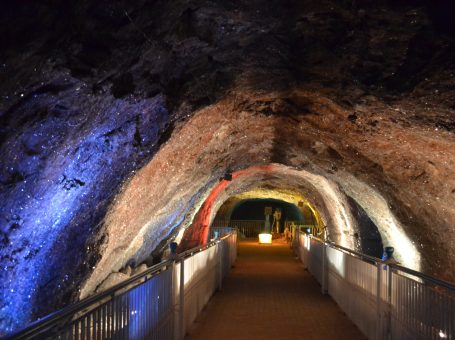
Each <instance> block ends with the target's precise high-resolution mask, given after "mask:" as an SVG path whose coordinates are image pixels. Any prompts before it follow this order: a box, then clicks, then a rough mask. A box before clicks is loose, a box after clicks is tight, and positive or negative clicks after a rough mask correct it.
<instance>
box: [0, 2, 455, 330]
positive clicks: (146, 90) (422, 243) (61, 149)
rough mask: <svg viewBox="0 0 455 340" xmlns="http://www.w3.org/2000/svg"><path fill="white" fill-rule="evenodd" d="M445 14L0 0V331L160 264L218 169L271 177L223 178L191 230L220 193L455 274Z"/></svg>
mask: <svg viewBox="0 0 455 340" xmlns="http://www.w3.org/2000/svg"><path fill="white" fill-rule="evenodd" d="M448 6H449V7H448ZM450 6H452V7H450ZM450 8H453V5H451V4H448V3H446V2H445V1H442V0H439V1H432V2H431V3H428V4H427V3H426V2H424V1H411V0H406V1H404V0H403V1H369V0H363V1H334V0H331V1H330V0H324V1H305V2H302V1H297V0H295V1H294V0H287V1H278V0H273V1H270V0H267V1H265V0H254V1H240V0H238V1H230V2H224V1H202V0H176V1H164V0H162V1H161V0H159V1H145V0H139V1H134V2H128V1H109V3H105V2H91V1H65V2H60V1H53V0H52V1H46V2H34V3H29V2H27V3H25V2H21V1H14V2H10V3H8V4H3V5H2V10H1V11H0V36H1V37H2V40H1V49H0V77H1V81H0V98H1V100H0V201H1V205H0V244H1V247H0V265H1V266H0V269H1V270H0V281H1V283H2V284H1V286H0V287H1V288H0V333H6V332H10V331H12V330H13V329H17V328H18V327H21V326H23V325H25V324H26V323H27V322H29V321H30V320H33V319H35V318H37V317H39V316H42V315H44V314H46V313H48V312H50V311H51V310H54V309H56V308H60V307H62V306H64V305H65V304H67V303H69V302H71V301H75V300H76V299H78V298H79V297H81V296H82V297H83V296H87V295H88V294H90V293H92V292H93V291H94V290H95V289H96V287H97V286H99V285H100V284H101V283H102V281H103V280H104V279H105V278H106V277H107V276H108V275H109V274H110V273H111V272H115V271H118V270H120V269H121V268H122V267H123V266H125V265H126V263H127V262H128V261H130V260H132V259H134V260H135V261H139V262H140V261H142V260H144V259H145V258H146V257H148V256H149V255H150V254H151V253H152V254H153V253H155V254H157V253H158V254H159V252H160V251H161V250H162V248H163V247H164V246H165V244H166V242H168V241H169V239H170V238H172V237H176V235H178V237H179V238H181V237H182V233H183V231H184V228H187V227H189V226H190V225H192V222H193V219H194V217H195V216H197V213H198V211H199V209H200V208H201V207H204V202H207V198H210V193H211V192H212V190H213V188H215V187H216V186H217V184H218V183H219V179H220V178H221V177H223V175H224V174H225V173H226V171H231V172H239V171H240V172H242V171H247V172H248V171H249V170H248V169H253V168H255V167H258V166H259V167H270V168H269V169H270V171H268V172H266V173H259V172H254V174H255V175H256V177H254V176H253V177H251V176H249V177H248V176H246V177H245V179H247V178H248V180H245V181H244V180H240V181H238V182H235V183H236V184H235V183H234V182H232V183H231V184H230V185H226V187H224V188H223V189H224V190H220V191H219V192H218V193H217V195H215V196H214V197H212V201H210V204H208V203H206V204H205V209H208V210H205V212H206V213H205V215H204V218H205V219H206V220H205V221H208V220H210V219H211V218H212V217H213V216H214V214H215V213H216V211H217V209H218V208H219V207H220V206H221V205H222V204H223V202H224V201H225V200H226V199H228V198H229V195H230V196H233V195H236V194H241V193H242V192H245V191H247V190H250V189H252V188H255V187H258V186H262V187H264V188H268V189H270V190H272V189H273V190H275V192H282V191H283V190H284V191H286V190H288V191H292V192H294V193H297V194H299V195H300V194H301V195H302V197H303V196H304V197H305V198H307V199H308V200H311V201H312V202H313V204H314V205H315V206H316V207H317V208H318V209H320V211H321V214H322V215H323V218H324V220H325V222H326V223H327V225H328V227H329V228H331V230H332V231H331V233H332V235H333V237H334V239H335V240H337V241H339V242H345V243H344V244H347V245H350V244H352V245H353V246H359V245H358V244H359V243H358V242H356V241H355V239H353V237H354V236H353V235H354V234H355V232H356V231H355V230H357V229H356V227H355V224H356V223H358V220H363V221H364V223H366V224H367V225H368V223H369V222H368V221H371V222H372V223H374V225H376V226H377V227H378V230H379V232H380V233H381V237H382V240H383V242H385V241H387V242H389V241H390V242H393V243H395V244H396V243H399V244H407V247H405V248H403V249H401V250H399V252H400V251H401V253H402V254H403V256H404V257H403V259H404V260H405V261H407V263H406V264H407V265H410V266H413V265H415V266H416V265H417V263H416V262H418V267H419V268H421V269H422V270H425V271H426V272H428V273H431V274H435V275H438V276H439V277H442V278H446V279H452V280H453V279H455V277H454V272H455V268H454V267H453V264H452V263H453V259H454V258H455V252H454V249H455V247H454V245H455V244H454V242H455V241H454V240H455V231H454V229H453V223H454V221H455V210H454V206H455V205H454V202H455V174H454V171H455V170H454V169H455V164H454V163H455V156H454V155H455V138H454V135H453V133H454V128H455V125H454V121H453V117H454V109H455V106H454V105H455V86H454V83H455V64H454V59H453V55H454V52H455V39H454V37H453V32H454V30H453V25H452V24H453V22H455V20H453V18H452V17H451V14H450V13H451V12H450ZM316 179H317V180H316ZM267 182H268V183H269V184H268V186H267ZM270 183H271V184H270ZM329 193H330V194H329ZM332 194H333V195H334V196H331V195H332ZM329 197H332V198H333V199H332V198H331V199H329ZM330 202H332V203H330ZM207 204H208V205H207ZM353 207H355V208H353ZM341 212H342V213H341ZM343 214H344V215H343ZM349 221H351V222H353V224H352V226H353V228H349V225H350V223H351V222H349ZM356 221H357V222H356ZM365 221H366V222H365ZM192 228H193V229H195V230H199V229H198V228H200V225H199V224H197V223H193V227H192ZM199 231H200V230H199ZM201 235H202V234H201ZM201 241H203V240H201ZM403 242H404V243H403Z"/></svg>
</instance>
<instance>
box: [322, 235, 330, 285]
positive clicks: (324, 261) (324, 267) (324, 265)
mask: <svg viewBox="0 0 455 340" xmlns="http://www.w3.org/2000/svg"><path fill="white" fill-rule="evenodd" d="M326 247H328V245H327V244H326V243H325V241H324V242H323V243H322V277H321V292H322V294H326V293H327V248H326Z"/></svg>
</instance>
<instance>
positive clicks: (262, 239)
mask: <svg viewBox="0 0 455 340" xmlns="http://www.w3.org/2000/svg"><path fill="white" fill-rule="evenodd" d="M259 243H272V234H259Z"/></svg>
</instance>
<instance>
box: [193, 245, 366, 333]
mask: <svg viewBox="0 0 455 340" xmlns="http://www.w3.org/2000/svg"><path fill="white" fill-rule="evenodd" d="M186 339H217V340H221V339H365V337H364V336H363V335H362V334H361V333H360V330H359V329H358V328H357V327H356V326H355V325H354V324H353V323H352V322H351V321H350V320H349V319H348V318H347V316H346V315H345V314H344V313H343V312H342V311H341V310H340V309H339V308H338V306H337V305H336V303H335V302H334V301H333V300H332V299H331V298H330V297H329V296H327V295H325V296H324V295H322V294H321V293H320V286H319V285H318V283H317V282H316V281H315V279H314V278H313V277H312V276H311V275H310V274H309V273H308V272H307V271H305V270H304V269H303V266H302V265H301V263H300V262H299V261H298V260H297V259H296V258H295V256H294V254H293V252H292V251H291V249H289V246H288V245H286V244H285V243H284V242H280V241H274V243H273V244H272V245H259V244H258V243H257V242H255V241H250V240H249V241H242V242H240V243H239V256H238V258H237V261H236V263H235V267H234V268H233V269H232V271H231V272H230V274H229V275H228V277H227V278H226V279H225V281H224V282H223V290H222V291H221V292H218V293H217V294H215V295H214V296H213V298H212V300H211V301H210V302H209V304H208V305H207V307H206V308H205V309H204V310H203V312H202V314H201V315H200V316H199V317H198V318H197V319H196V322H195V323H194V324H193V326H192V327H191V328H190V329H189V331H188V333H187V337H186Z"/></svg>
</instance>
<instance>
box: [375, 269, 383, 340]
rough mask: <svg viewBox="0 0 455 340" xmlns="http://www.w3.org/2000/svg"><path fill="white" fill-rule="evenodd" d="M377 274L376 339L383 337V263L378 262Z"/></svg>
mask: <svg viewBox="0 0 455 340" xmlns="http://www.w3.org/2000/svg"><path fill="white" fill-rule="evenodd" d="M376 268H377V274H376V280H377V282H376V311H377V323H376V339H378V340H379V339H382V338H383V334H382V333H383V315H382V314H383V311H382V298H381V287H382V263H381V262H378V263H376Z"/></svg>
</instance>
